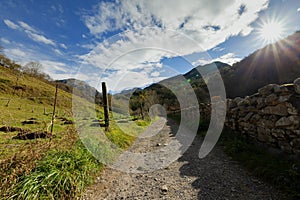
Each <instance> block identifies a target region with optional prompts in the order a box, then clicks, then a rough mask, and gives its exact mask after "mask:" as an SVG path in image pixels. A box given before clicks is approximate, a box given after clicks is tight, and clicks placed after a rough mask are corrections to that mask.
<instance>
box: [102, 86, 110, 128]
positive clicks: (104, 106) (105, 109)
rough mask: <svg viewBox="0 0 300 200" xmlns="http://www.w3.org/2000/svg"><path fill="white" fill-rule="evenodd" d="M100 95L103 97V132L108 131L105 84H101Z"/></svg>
mask: <svg viewBox="0 0 300 200" xmlns="http://www.w3.org/2000/svg"><path fill="white" fill-rule="evenodd" d="M102 95H103V109H104V122H105V130H106V131H108V130H109V112H108V98H107V90H106V84H105V82H102Z"/></svg>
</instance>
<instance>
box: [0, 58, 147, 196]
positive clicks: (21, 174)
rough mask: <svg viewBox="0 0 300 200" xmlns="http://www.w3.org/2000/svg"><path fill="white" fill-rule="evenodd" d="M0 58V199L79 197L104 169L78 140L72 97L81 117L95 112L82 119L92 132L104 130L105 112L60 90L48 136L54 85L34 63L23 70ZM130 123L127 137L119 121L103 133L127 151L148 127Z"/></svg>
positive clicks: (139, 123)
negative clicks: (0, 60) (82, 112)
mask: <svg viewBox="0 0 300 200" xmlns="http://www.w3.org/2000/svg"><path fill="white" fill-rule="evenodd" d="M0 59H2V62H4V63H5V66H4V65H2V64H1V66H0V95H1V97H0V112H1V115H0V199H22V200H23V199H30V200H31V199H75V198H77V197H79V196H80V195H81V193H82V191H83V190H84V188H85V187H86V186H87V185H89V184H91V183H93V182H94V181H95V179H96V178H97V176H98V175H99V174H100V172H101V170H102V169H103V167H105V166H104V165H103V164H102V163H100V162H99V161H98V160H97V159H95V158H94V157H93V156H92V154H91V153H90V151H89V150H87V149H86V147H85V146H84V145H83V143H82V142H81V140H80V139H79V136H78V133H77V130H76V128H75V125H74V124H75V121H74V119H73V117H72V98H77V102H79V103H80V105H82V106H81V107H80V108H81V109H82V110H84V111H85V112H87V113H89V112H94V113H96V115H94V117H90V118H87V119H86V120H85V119H84V120H83V121H84V122H85V123H87V126H88V127H92V126H91V125H92V124H93V123H94V124H98V125H99V126H96V127H95V128H96V129H97V128H98V129H102V131H104V128H103V127H101V124H102V123H103V108H102V107H101V106H100V105H98V104H93V103H92V102H91V101H90V100H87V99H83V98H80V97H76V96H75V97H74V96H72V94H71V93H69V92H68V91H64V90H61V89H59V90H58V98H57V105H56V106H57V107H56V112H55V120H54V126H53V133H52V134H51V132H50V129H51V118H52V114H53V113H52V112H53V104H54V94H55V82H53V81H51V79H50V78H49V77H48V76H47V75H45V74H42V73H41V72H40V68H41V66H40V64H38V63H34V62H30V63H28V64H27V65H26V66H24V67H22V66H20V65H18V64H15V63H13V62H12V61H10V60H9V59H7V58H6V57H5V56H3V55H0ZM111 115H112V113H111ZM116 116H117V115H116ZM121 117H122V116H118V117H116V118H117V120H118V119H119V118H120V119H121ZM122 120H123V123H122V124H126V123H127V122H133V121H132V120H133V119H131V118H130V119H127V118H126V119H125V118H124V119H122ZM134 120H135V121H134V124H132V125H130V126H126V128H127V129H126V131H127V132H126V133H125V132H124V131H123V130H122V129H120V127H119V126H118V124H117V121H111V127H110V130H109V131H104V132H105V134H106V136H107V138H108V139H109V140H110V141H111V142H112V143H114V144H116V145H117V146H118V147H120V148H121V149H123V150H125V149H126V148H128V147H129V146H130V145H131V144H132V142H133V141H134V139H135V137H136V136H137V135H138V133H140V132H141V131H143V130H144V129H145V128H146V126H147V125H148V124H149V123H150V121H149V120H146V119H145V120H142V119H134ZM124 122H125V123H124ZM40 133H41V135H36V134H40ZM24 134H26V136H24ZM27 134H31V135H30V136H29V135H27ZM23 136H24V137H23ZM31 136H32V137H33V138H30V137H31Z"/></svg>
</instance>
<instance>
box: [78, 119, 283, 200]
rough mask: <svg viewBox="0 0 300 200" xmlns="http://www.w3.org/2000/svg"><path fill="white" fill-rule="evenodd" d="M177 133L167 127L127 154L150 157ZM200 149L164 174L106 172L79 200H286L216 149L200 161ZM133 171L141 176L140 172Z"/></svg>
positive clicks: (195, 145) (192, 148)
mask: <svg viewBox="0 0 300 200" xmlns="http://www.w3.org/2000/svg"><path fill="white" fill-rule="evenodd" d="M177 128H178V127H176V124H175V123H174V122H172V121H168V123H167V125H165V126H164V127H163V128H162V129H161V130H160V132H159V133H158V134H156V135H153V136H152V137H143V138H139V139H137V140H136V141H135V143H134V144H133V146H132V147H131V148H130V151H132V152H151V151H155V150H159V149H160V148H164V147H165V146H167V145H169V144H170V143H171V141H172V140H174V139H175V137H174V135H173V133H174V134H176V130H177ZM201 143H202V140H201V139H200V138H199V137H196V138H195V139H194V141H193V143H192V145H191V146H190V147H189V149H188V150H187V151H186V152H185V153H184V154H183V156H182V157H180V158H179V159H177V160H176V161H174V162H173V163H171V164H170V165H168V166H165V167H163V168H162V169H158V170H154V171H149V172H146V173H128V172H122V171H119V170H116V169H113V168H109V167H107V168H105V169H104V170H103V171H102V173H101V176H100V177H96V178H95V179H96V183H95V184H94V185H92V186H90V187H88V188H87V189H86V191H85V193H84V194H83V196H82V197H81V200H90V199H97V200H98V199H101V200H102V199H103V200H105V199H107V200H115V199H130V200H134V199H151V200H152V199H205V200H210V199H214V200H215V199H217V200H218V199H220V200H221V199H222V200H226V199H247V200H252V199H253V200H254V199H255V200H260V199H262V200H268V199H270V200H271V199H272V200H277V199H278V200H279V199H280V200H281V199H287V197H286V196H285V195H284V194H281V192H280V191H278V190H276V189H275V188H273V187H271V186H270V185H268V184H266V183H264V182H263V181H261V180H259V179H258V178H256V177H254V176H252V175H251V174H250V173H249V172H247V171H246V170H245V169H243V168H242V167H241V166H239V165H238V163H237V162H235V161H233V160H232V159H231V158H229V157H228V156H227V155H225V154H224V153H223V151H222V149H221V148H220V147H218V146H216V147H215V148H214V150H213V151H212V152H211V153H210V154H209V155H208V156H206V157H205V158H203V159H199V157H198V153H199V149H200V146H201ZM158 144H160V145H158ZM162 144H163V145H162ZM132 168H134V169H136V170H141V171H143V169H142V167H138V166H132ZM134 172H136V171H134Z"/></svg>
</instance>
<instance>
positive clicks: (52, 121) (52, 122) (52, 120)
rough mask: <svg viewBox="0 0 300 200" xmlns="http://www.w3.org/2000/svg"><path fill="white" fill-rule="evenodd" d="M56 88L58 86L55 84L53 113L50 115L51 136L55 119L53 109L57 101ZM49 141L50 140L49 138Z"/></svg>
mask: <svg viewBox="0 0 300 200" xmlns="http://www.w3.org/2000/svg"><path fill="white" fill-rule="evenodd" d="M57 88H58V85H57V84H56V87H55V96H54V105H53V113H52V118H51V134H52V133H53V125H54V118H55V107H56V99H57ZM50 140H51V138H50Z"/></svg>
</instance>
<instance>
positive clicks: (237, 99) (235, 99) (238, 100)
mask: <svg viewBox="0 0 300 200" xmlns="http://www.w3.org/2000/svg"><path fill="white" fill-rule="evenodd" d="M241 101H243V99H242V98H241V97H235V98H234V99H233V102H234V103H235V104H236V105H237V104H238V103H239V102H241Z"/></svg>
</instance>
